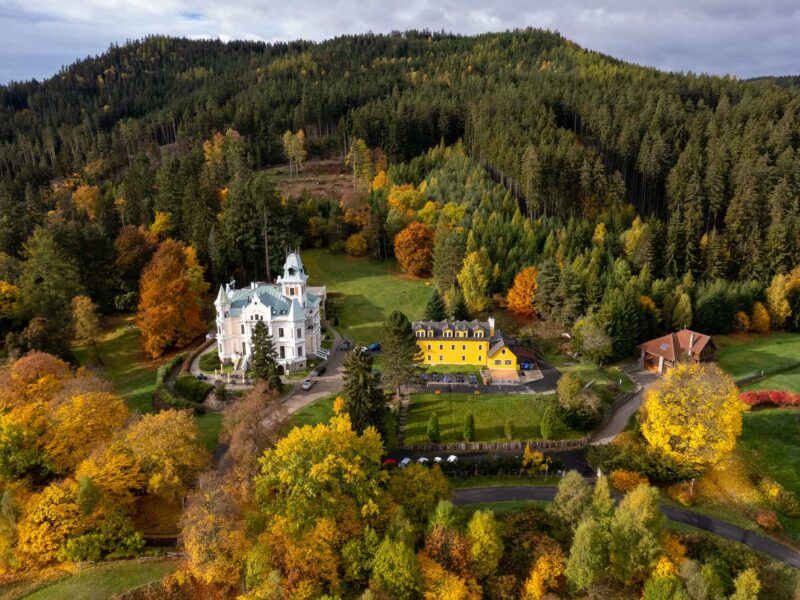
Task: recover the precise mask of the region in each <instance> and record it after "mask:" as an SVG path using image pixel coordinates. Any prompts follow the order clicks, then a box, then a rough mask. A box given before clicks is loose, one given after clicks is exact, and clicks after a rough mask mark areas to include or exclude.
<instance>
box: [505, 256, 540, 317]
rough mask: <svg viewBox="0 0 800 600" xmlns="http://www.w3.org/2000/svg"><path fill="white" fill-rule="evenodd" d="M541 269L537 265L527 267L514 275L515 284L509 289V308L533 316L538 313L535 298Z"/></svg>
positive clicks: (520, 313) (519, 313)
mask: <svg viewBox="0 0 800 600" xmlns="http://www.w3.org/2000/svg"><path fill="white" fill-rule="evenodd" d="M538 277H539V270H538V269H537V268H536V267H525V268H524V269H522V270H521V271H520V272H519V273H517V276H516V277H514V285H513V286H512V287H511V289H510V290H508V297H507V298H506V300H507V301H508V310H510V311H511V312H515V313H517V314H518V315H524V316H526V317H532V316H533V315H535V314H536V307H535V306H534V300H535V298H536V287H537V283H536V280H537V278H538Z"/></svg>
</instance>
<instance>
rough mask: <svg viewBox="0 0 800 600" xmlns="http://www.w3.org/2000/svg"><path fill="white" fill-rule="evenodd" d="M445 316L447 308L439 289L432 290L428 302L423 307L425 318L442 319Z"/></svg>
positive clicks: (429, 319) (431, 319) (430, 319)
mask: <svg viewBox="0 0 800 600" xmlns="http://www.w3.org/2000/svg"><path fill="white" fill-rule="evenodd" d="M446 318H447V308H446V307H445V305H444V300H443V299H442V295H441V294H440V293H439V290H436V289H435V290H433V294H431V297H430V299H429V300H428V304H427V306H426V307H425V319H427V320H428V321H444V320H445V319H446Z"/></svg>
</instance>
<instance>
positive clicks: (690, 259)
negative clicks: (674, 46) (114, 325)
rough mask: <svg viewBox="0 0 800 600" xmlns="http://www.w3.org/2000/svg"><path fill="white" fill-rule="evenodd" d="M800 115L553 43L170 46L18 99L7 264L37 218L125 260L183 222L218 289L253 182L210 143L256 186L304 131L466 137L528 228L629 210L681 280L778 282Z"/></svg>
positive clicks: (310, 134)
mask: <svg viewBox="0 0 800 600" xmlns="http://www.w3.org/2000/svg"><path fill="white" fill-rule="evenodd" d="M799 109H800V95H798V93H797V91H796V89H795V88H794V87H792V86H786V85H782V84H779V83H777V82H776V81H774V80H769V79H764V80H753V81H737V80H735V79H733V78H720V77H710V76H698V75H693V74H688V75H682V74H674V73H664V72H660V71H658V70H656V69H652V68H646V67H641V66H636V65H631V64H627V63H624V62H621V61H618V60H615V59H613V58H610V57H607V56H604V55H601V54H599V53H595V52H591V51H587V50H584V49H582V48H580V47H578V46H576V45H575V44H573V43H571V42H570V41H568V40H566V39H564V38H563V37H561V36H560V35H558V34H555V33H551V32H546V31H539V30H524V31H515V32H506V33H498V34H485V35H479V36H474V37H466V36H455V35H447V34H434V33H430V32H405V33H398V34H394V35H361V36H345V37H339V38H336V39H332V40H329V41H325V42H322V43H312V42H303V41H299V42H293V43H288V44H284V43H281V44H269V45H268V44H261V43H251V42H233V43H227V44H225V43H222V42H218V41H208V40H206V41H202V40H201V41H191V40H185V39H173V38H166V37H151V38H148V39H145V40H142V41H138V42H134V43H130V44H127V45H125V46H114V47H112V48H111V49H110V50H109V51H108V52H107V53H105V54H104V55H102V56H99V57H95V58H89V59H86V60H83V61H79V62H77V63H75V64H74V65H72V66H70V67H68V68H66V69H64V70H63V71H62V72H60V73H58V74H57V75H55V76H54V77H52V78H51V79H49V80H47V81H44V82H41V83H37V82H29V83H14V84H11V85H9V86H6V87H0V253H3V254H0V257H3V256H4V257H6V258H4V259H3V261H0V262H2V263H3V264H9V261H12V262H13V260H15V259H18V258H20V257H21V254H22V248H23V243H24V242H25V240H26V239H28V238H29V237H30V235H31V234H32V232H33V231H34V229H35V228H36V227H37V226H39V225H45V226H47V227H48V228H50V229H51V230H54V231H55V233H54V235H55V236H56V238H59V240H60V241H59V243H60V245H61V246H62V248H64V247H70V246H72V247H75V248H80V247H83V248H86V247H91V248H94V249H95V251H94V252H93V253H92V254H93V255H97V254H102V252H103V251H104V250H103V249H104V248H105V249H107V250H109V253H110V254H111V252H110V246H111V243H112V241H113V240H114V239H116V237H117V235H118V233H119V231H120V228H121V227H122V226H123V225H134V226H139V225H141V226H146V227H147V226H150V225H151V224H152V223H153V221H154V219H155V214H156V211H163V212H169V213H170V215H171V219H172V224H171V234H172V235H173V236H174V237H177V238H178V239H181V240H183V241H186V242H188V243H192V244H193V245H194V246H195V248H196V250H197V252H198V255H199V258H200V260H201V261H202V262H203V263H204V264H206V265H210V266H211V267H213V270H212V273H211V275H212V278H214V279H219V278H223V277H227V276H228V275H229V274H230V273H231V272H232V271H233V270H235V269H239V270H240V271H241V270H242V269H243V268H244V267H245V265H246V264H247V261H246V260H245V259H243V258H242V256H241V255H240V254H237V253H239V252H240V251H239V249H237V248H227V247H225V244H224V243H223V242H222V241H220V240H221V239H222V237H223V232H222V231H221V229H220V227H219V226H218V223H216V222H215V217H216V216H217V215H218V214H219V212H220V201H221V200H220V198H223V196H221V195H220V194H224V193H227V190H228V189H229V188H230V189H232V190H233V189H234V188H235V184H236V178H235V177H234V175H235V174H236V173H240V174H241V170H240V169H239V167H235V166H234V167H231V164H232V162H235V161H231V160H227V162H226V161H223V160H222V158H220V157H221V154H220V156H217V159H218V162H220V164H222V163H223V162H225V165H224V166H223V167H219V168H216V169H215V168H214V167H213V165H214V164H215V160H217V159H215V158H214V156H215V155H214V152H215V151H216V152H217V153H218V154H219V153H222V152H223V149H222V148H221V147H216V146H214V143H212V142H210V141H209V140H213V139H214V136H215V135H217V134H225V132H227V131H229V130H231V131H232V132H234V133H235V136H236V148H237V149H238V150H237V152H239V151H241V156H242V160H243V161H244V163H243V164H242V165H240V166H241V167H246V168H247V170H248V172H250V173H252V172H253V171H254V170H255V171H257V170H259V169H261V168H262V167H264V166H267V165H270V164H275V163H282V162H285V161H286V158H285V157H284V154H283V145H282V143H281V135H282V134H283V132H284V131H286V130H287V129H291V130H292V131H296V130H299V129H303V130H304V131H305V134H306V142H307V148H308V150H309V153H310V155H311V156H314V155H324V154H325V153H331V152H333V151H336V152H339V153H340V154H341V152H342V150H343V149H344V148H345V147H346V146H347V144H348V143H349V142H350V141H352V140H355V139H359V138H360V139H363V140H365V142H366V145H367V146H368V147H370V148H373V149H377V148H380V149H381V150H382V151H383V152H385V154H386V156H387V158H388V162H389V164H398V163H400V162H403V161H408V160H410V159H411V158H413V157H415V156H418V155H419V154H421V153H423V152H424V151H426V150H427V149H428V148H429V147H431V146H434V145H436V144H438V143H440V142H441V141H443V142H444V143H445V144H452V143H454V142H456V141H457V140H458V139H462V140H463V141H464V147H465V149H466V151H467V153H468V154H469V155H470V156H471V157H473V158H474V159H476V160H479V161H480V162H481V163H482V164H484V165H485V166H486V167H487V168H488V169H490V170H491V171H492V172H493V173H494V174H495V175H496V176H497V177H498V178H503V181H504V183H506V185H508V186H509V187H510V188H511V189H512V190H514V192H515V194H516V195H517V197H519V199H520V203H521V206H522V209H523V214H525V213H527V216H528V217H531V218H534V219H535V218H539V217H548V218H556V219H561V220H564V221H566V220H568V219H570V218H577V219H594V218H596V216H597V215H598V214H600V212H601V211H602V210H603V207H604V206H607V205H608V203H609V202H619V201H628V202H630V203H632V204H633V205H634V207H635V209H636V210H637V211H638V212H639V214H641V215H642V217H643V218H644V219H645V220H646V219H648V218H652V223H653V227H652V228H653V230H654V231H656V232H659V231H663V235H662V237H661V238H659V239H663V240H664V246H663V247H664V248H665V252H664V259H665V260H664V265H663V269H662V270H663V273H665V274H674V275H676V276H682V275H683V274H685V273H686V272H691V273H693V274H694V275H695V276H698V275H708V276H710V277H712V278H713V277H728V278H735V279H753V278H755V279H757V280H760V281H766V280H767V279H768V278H769V277H770V276H771V275H772V274H774V273H780V272H785V271H787V270H788V269H790V268H792V267H793V266H794V265H796V264H797V263H798V262H800V244H799V243H798V227H800V226H798V222H800V218H798V217H800V206H799V205H798V198H800V156H798V146H800V116H799V114H798V113H799ZM234 133H230V134H229V136H230V135H234ZM204 144H205V146H204ZM215 148H216V150H215ZM228 158H230V157H228ZM204 164H205V166H204ZM209 165H211V167H209ZM248 177H249V176H248ZM239 179H240V180H241V179H242V178H241V177H240V178H239ZM54 182H55V183H54ZM76 193H77V196H76ZM82 215H83V216H86V215H88V216H89V218H88V219H86V218H83V217H82ZM65 230H66V231H67V233H64V231H65ZM252 235H253V236H254V239H253V240H251V241H250V242H249V243H250V245H251V246H254V245H255V244H256V243H257V242H256V238H257V237H258V233H257V232H254V233H253V234H252ZM703 253H710V254H711V255H712V256H713V261H712V263H711V264H709V262H708V261H705V260H704V259H703V258H702V255H703ZM255 255H257V254H255ZM77 260H78V262H79V263H80V262H81V261H82V260H85V258H82V257H77ZM0 266H2V265H0ZM81 268H82V269H83V270H85V271H86V275H87V276H88V274H89V273H91V272H96V273H100V275H101V276H102V275H103V273H104V271H103V268H104V267H103V268H101V267H96V266H90V265H82V266H81ZM0 270H1V269H0ZM3 277H4V274H3V273H2V272H0V278H3ZM6 279H8V277H6ZM93 285H96V284H91V283H85V284H84V287H88V288H91V287H92V286H93ZM89 291H90V292H91V291H93V290H92V289H90V290H89ZM97 293H99V292H97ZM111 295H113V294H111ZM109 297H110V296H109V294H106V297H104V298H99V297H98V298H97V299H98V301H100V302H101V304H103V303H105V304H106V305H108V304H109V302H110V300H109Z"/></svg>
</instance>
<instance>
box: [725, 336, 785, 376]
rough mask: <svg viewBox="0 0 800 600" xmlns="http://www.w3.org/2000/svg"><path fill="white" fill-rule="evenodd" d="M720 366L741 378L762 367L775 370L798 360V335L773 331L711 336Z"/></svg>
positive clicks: (756, 371)
mask: <svg viewBox="0 0 800 600" xmlns="http://www.w3.org/2000/svg"><path fill="white" fill-rule="evenodd" d="M714 343H715V344H716V345H717V346H719V350H718V351H717V359H718V360H719V364H720V366H721V367H722V368H723V369H725V370H726V371H727V372H728V373H730V374H731V375H732V376H733V377H735V378H739V377H745V376H746V375H751V374H755V373H758V372H759V371H761V370H762V369H776V368H781V367H787V366H791V365H796V364H798V363H799V362H800V334H798V333H788V332H783V331H775V332H772V333H766V334H754V333H737V334H731V335H715V336H714Z"/></svg>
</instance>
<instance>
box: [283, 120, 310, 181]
mask: <svg viewBox="0 0 800 600" xmlns="http://www.w3.org/2000/svg"><path fill="white" fill-rule="evenodd" d="M282 141H283V153H284V154H285V155H286V158H288V159H289V173H290V174H291V172H292V167H294V174H295V175H298V174H299V173H300V166H301V165H302V164H303V161H304V160H305V159H306V156H307V154H308V153H307V152H306V148H305V144H306V134H305V132H304V131H303V130H302V129H300V130H298V131H297V133H292V132H291V131H289V130H288V129H287V130H286V132H285V133H284V134H283V138H282Z"/></svg>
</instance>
